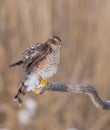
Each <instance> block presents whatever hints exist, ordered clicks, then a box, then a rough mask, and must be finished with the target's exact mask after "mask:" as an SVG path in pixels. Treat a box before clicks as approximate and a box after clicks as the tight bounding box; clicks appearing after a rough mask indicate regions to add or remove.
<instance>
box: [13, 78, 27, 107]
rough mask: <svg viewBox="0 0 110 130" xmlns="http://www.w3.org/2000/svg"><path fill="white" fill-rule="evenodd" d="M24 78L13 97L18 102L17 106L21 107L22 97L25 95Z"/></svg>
mask: <svg viewBox="0 0 110 130" xmlns="http://www.w3.org/2000/svg"><path fill="white" fill-rule="evenodd" d="M24 81H25V78H24V79H23V80H22V82H21V84H20V87H19V89H18V92H17V94H16V95H15V97H14V100H15V101H17V102H18V105H19V106H21V105H22V101H23V97H24V96H25V94H26V86H25V85H24Z"/></svg>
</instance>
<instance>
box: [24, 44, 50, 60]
mask: <svg viewBox="0 0 110 130" xmlns="http://www.w3.org/2000/svg"><path fill="white" fill-rule="evenodd" d="M51 51H52V50H51V48H50V46H49V45H47V44H46V43H34V44H32V45H31V46H30V47H28V48H27V49H26V50H24V52H23V53H22V56H23V61H27V60H30V59H32V58H33V57H36V56H38V57H39V56H41V55H42V54H49V53H51Z"/></svg>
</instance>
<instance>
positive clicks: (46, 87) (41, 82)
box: [40, 79, 50, 89]
mask: <svg viewBox="0 0 110 130" xmlns="http://www.w3.org/2000/svg"><path fill="white" fill-rule="evenodd" d="M40 85H42V86H43V87H45V89H49V88H50V84H49V82H48V81H47V80H44V79H42V80H40Z"/></svg>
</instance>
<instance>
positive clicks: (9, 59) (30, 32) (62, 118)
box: [0, 0, 110, 130]
mask: <svg viewBox="0 0 110 130" xmlns="http://www.w3.org/2000/svg"><path fill="white" fill-rule="evenodd" d="M51 35H57V36H59V37H61V39H62V42H63V43H64V45H63V47H62V53H61V61H60V65H59V69H58V72H57V74H56V76H55V77H54V78H53V79H51V81H54V82H60V83H69V82H73V83H75V84H77V83H86V82H87V83H89V84H91V85H93V86H95V87H96V88H97V90H98V92H99V95H100V96H101V98H103V99H104V100H109V99H110V1H109V0H84V1H82V0H0V130H25V129H26V130H110V112H109V111H104V110H99V109H97V108H96V107H95V106H94V105H93V103H92V102H91V100H90V99H89V97H88V96H86V95H81V94H70V93H60V92H45V93H44V94H43V95H36V94H34V93H32V92H30V93H28V94H27V95H26V97H25V99H24V103H23V106H22V107H18V106H17V103H16V102H14V101H13V96H14V95H15V93H16V91H17V89H18V88H17V86H18V83H19V81H20V79H21V77H22V70H21V69H20V68H19V67H18V68H14V69H9V67H8V66H9V64H11V63H13V62H14V61H16V60H17V59H19V58H20V56H21V54H22V51H24V49H25V48H27V47H28V46H30V45H31V44H32V43H34V42H36V41H37V42H44V41H46V40H47V39H48V38H49V37H50V36H51Z"/></svg>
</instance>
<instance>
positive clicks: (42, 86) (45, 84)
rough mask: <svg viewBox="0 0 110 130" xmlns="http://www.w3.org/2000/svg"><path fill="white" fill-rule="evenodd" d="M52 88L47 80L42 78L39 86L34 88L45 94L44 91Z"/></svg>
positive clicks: (37, 91) (38, 92) (35, 90)
mask: <svg viewBox="0 0 110 130" xmlns="http://www.w3.org/2000/svg"><path fill="white" fill-rule="evenodd" d="M48 88H50V84H49V82H48V81H47V80H43V79H40V82H39V86H37V87H35V88H34V92H35V93H36V94H43V92H44V91H45V90H46V89H48Z"/></svg>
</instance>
